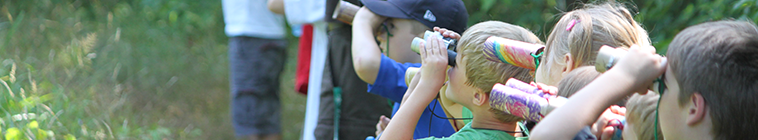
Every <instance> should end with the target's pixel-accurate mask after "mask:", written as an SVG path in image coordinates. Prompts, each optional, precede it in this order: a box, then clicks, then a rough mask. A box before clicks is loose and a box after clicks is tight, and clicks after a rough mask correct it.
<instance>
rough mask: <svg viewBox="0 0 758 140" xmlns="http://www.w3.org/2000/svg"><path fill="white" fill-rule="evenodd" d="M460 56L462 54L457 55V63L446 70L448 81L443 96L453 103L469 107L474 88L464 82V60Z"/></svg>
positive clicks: (465, 79)
mask: <svg viewBox="0 0 758 140" xmlns="http://www.w3.org/2000/svg"><path fill="white" fill-rule="evenodd" d="M462 57H463V56H462V55H457V56H456V57H455V61H456V62H457V63H458V64H457V65H456V66H455V67H451V68H449V69H448V70H447V76H448V83H447V89H446V91H445V96H447V98H448V99H450V100H451V101H453V102H455V103H458V104H461V105H463V106H466V107H470V105H472V104H471V103H472V100H473V95H474V94H473V93H474V92H476V88H474V87H472V86H469V85H467V84H466V81H467V80H468V78H466V73H465V72H466V62H464V61H463V60H462Z"/></svg>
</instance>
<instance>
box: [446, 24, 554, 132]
mask: <svg viewBox="0 0 758 140" xmlns="http://www.w3.org/2000/svg"><path fill="white" fill-rule="evenodd" d="M490 36H498V37H504V38H509V39H514V40H520V41H524V42H529V43H540V44H541V43H542V41H540V40H539V38H538V37H537V36H536V35H534V33H532V32H531V31H529V30H526V29H524V28H523V27H520V26H516V25H512V24H508V23H505V22H500V21H485V22H481V23H477V24H475V25H474V26H471V27H470V28H469V29H468V30H466V31H465V32H464V33H463V35H462V36H461V39H460V42H459V43H458V49H459V50H458V55H461V60H462V61H465V62H466V70H465V72H466V78H467V79H468V80H467V81H466V82H465V83H466V84H467V85H470V86H473V87H475V88H477V89H479V90H481V91H484V92H486V93H487V94H488V95H489V92H490V91H491V90H492V86H493V85H495V83H505V82H506V81H507V80H508V79H510V78H516V79H519V80H521V81H532V80H533V78H532V76H531V74H530V73H529V69H525V68H520V67H516V66H513V65H510V64H505V63H500V62H495V61H490V60H487V59H486V58H485V57H484V48H485V46H484V41H485V40H487V38H488V37H490ZM490 111H491V112H493V113H495V114H496V116H497V119H498V120H500V121H502V122H514V121H519V120H521V119H522V118H520V117H516V116H513V115H510V114H506V113H503V112H502V111H496V110H494V109H490Z"/></svg>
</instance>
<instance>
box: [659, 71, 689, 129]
mask: <svg viewBox="0 0 758 140" xmlns="http://www.w3.org/2000/svg"><path fill="white" fill-rule="evenodd" d="M664 78H665V79H664V82H665V83H666V86H667V87H668V88H667V89H666V90H664V91H661V94H663V95H662V96H661V99H660V100H661V101H660V104H658V112H659V116H658V123H659V124H660V126H661V132H662V133H663V137H664V138H681V137H682V136H683V135H687V133H686V132H684V131H683V130H686V129H682V128H683V127H686V126H687V123H686V122H685V121H686V118H687V114H688V112H687V109H686V108H684V107H682V106H680V105H679V83H678V82H677V81H676V79H675V78H676V77H674V73H673V72H672V71H671V67H668V68H667V69H666V73H665V74H664Z"/></svg>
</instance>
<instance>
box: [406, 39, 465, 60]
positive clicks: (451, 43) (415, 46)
mask: <svg viewBox="0 0 758 140" xmlns="http://www.w3.org/2000/svg"><path fill="white" fill-rule="evenodd" d="M432 34H438V35H439V37H442V34H440V33H439V32H431V31H426V32H424V38H423V39H422V38H419V37H414V38H413V41H412V42H411V50H413V52H416V53H419V48H420V46H421V44H425V43H426V39H427V38H428V37H430V36H431V35H432ZM442 40H443V42H444V44H445V47H446V48H447V65H450V66H455V56H456V55H458V53H456V52H455V46H456V44H457V42H458V40H455V39H452V38H447V37H443V38H442Z"/></svg>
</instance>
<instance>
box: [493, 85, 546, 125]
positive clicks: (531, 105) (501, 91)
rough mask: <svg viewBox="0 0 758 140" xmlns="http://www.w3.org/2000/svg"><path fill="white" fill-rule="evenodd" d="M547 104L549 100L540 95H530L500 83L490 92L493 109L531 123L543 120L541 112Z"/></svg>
mask: <svg viewBox="0 0 758 140" xmlns="http://www.w3.org/2000/svg"><path fill="white" fill-rule="evenodd" d="M546 104H547V100H546V99H545V98H542V97H540V96H539V95H534V94H529V93H526V92H523V91H521V90H518V89H514V88H511V87H508V86H505V85H503V84H499V83H498V84H496V85H495V86H494V87H493V88H492V92H490V106H491V107H492V108H495V109H498V110H501V111H503V112H505V113H508V114H511V115H514V116H518V117H521V118H524V119H526V120H529V121H537V122H538V121H540V120H542V117H543V116H542V115H541V114H540V110H542V106H545V105H546Z"/></svg>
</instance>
